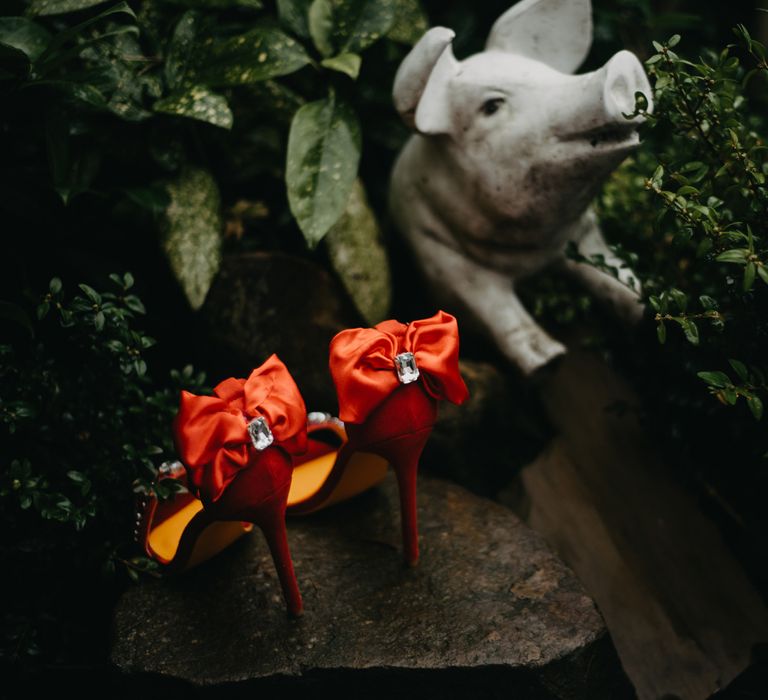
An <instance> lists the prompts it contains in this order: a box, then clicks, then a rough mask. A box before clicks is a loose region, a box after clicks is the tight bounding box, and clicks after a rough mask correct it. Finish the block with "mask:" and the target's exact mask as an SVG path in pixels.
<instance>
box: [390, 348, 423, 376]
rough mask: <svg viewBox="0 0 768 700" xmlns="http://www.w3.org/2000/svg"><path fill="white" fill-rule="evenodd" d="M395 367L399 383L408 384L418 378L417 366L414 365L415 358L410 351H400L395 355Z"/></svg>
mask: <svg viewBox="0 0 768 700" xmlns="http://www.w3.org/2000/svg"><path fill="white" fill-rule="evenodd" d="M395 368H396V369H397V378H398V379H399V380H400V383H401V384H410V383H411V382H415V381H416V380H417V379H418V378H419V368H418V367H417V366H416V358H414V356H413V353H412V352H401V353H400V354H399V355H396V356H395Z"/></svg>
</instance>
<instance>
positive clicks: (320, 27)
mask: <svg viewBox="0 0 768 700" xmlns="http://www.w3.org/2000/svg"><path fill="white" fill-rule="evenodd" d="M307 26H308V27H309V33H310V35H311V36H312V41H313V42H314V43H315V47H316V48H317V50H318V51H319V52H320V53H321V54H322V55H323V56H331V55H332V54H333V53H334V47H333V4H332V2H331V0H314V1H313V2H312V5H310V8H309V14H308V20H307Z"/></svg>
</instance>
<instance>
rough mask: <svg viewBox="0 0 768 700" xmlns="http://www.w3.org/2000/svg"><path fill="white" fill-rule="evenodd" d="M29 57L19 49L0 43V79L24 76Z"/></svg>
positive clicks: (27, 67)
mask: <svg viewBox="0 0 768 700" xmlns="http://www.w3.org/2000/svg"><path fill="white" fill-rule="evenodd" d="M29 67H30V63H29V58H28V57H27V54H25V53H24V52H23V51H22V50H21V49H17V48H14V47H13V46H8V45H7V44H3V43H0V80H6V79H8V78H11V79H19V78H22V79H23V78H26V77H27V76H28V75H29Z"/></svg>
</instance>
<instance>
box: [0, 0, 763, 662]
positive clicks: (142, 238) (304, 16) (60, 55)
mask: <svg viewBox="0 0 768 700" xmlns="http://www.w3.org/2000/svg"><path fill="white" fill-rule="evenodd" d="M509 4H510V3H509V2H508V0H492V1H488V2H483V3H466V2H459V1H445V2H438V1H437V0H424V1H423V2H419V0H375V1H374V0H358V1H357V2H353V1H352V0H314V2H310V0H277V2H270V1H269V0H264V1H263V2H262V1H261V0H150V1H146V2H140V1H135V2H117V3H115V2H106V1H100V0H30V1H28V2H27V1H23V0H9V1H8V2H5V3H4V4H3V8H2V12H3V15H4V16H3V17H0V104H1V105H2V106H0V154H2V159H1V160H0V172H2V187H0V228H1V229H2V252H1V253H0V267H1V268H2V270H1V274H0V324H1V325H0V329H1V330H0V334H1V335H0V363H1V364H0V425H1V426H2V427H0V435H2V466H1V471H0V501H1V502H2V508H1V509H0V512H1V515H0V518H1V521H0V522H1V523H2V535H0V547H1V548H2V560H3V563H4V568H5V571H6V572H7V574H8V575H7V576H6V579H7V581H6V583H7V585H8V586H9V592H8V594H7V595H8V598H7V600H8V601H10V603H9V604H8V605H6V606H4V612H3V616H4V620H3V626H2V629H3V637H2V640H0V644H1V652H2V655H3V659H4V661H5V662H7V663H9V664H11V665H12V666H13V667H14V669H16V670H17V671H19V670H21V671H22V672H30V673H37V672H39V671H40V670H41V669H45V670H47V671H49V672H59V671H65V672H66V671H72V670H74V671H75V672H76V673H77V672H80V671H85V672H90V671H92V670H93V669H104V668H106V650H107V648H108V642H107V640H108V633H109V619H110V613H111V610H112V607H113V605H114V601H115V600H116V597H117V595H119V592H120V591H121V590H122V589H123V588H124V587H125V586H128V585H133V584H132V580H135V579H137V578H138V577H140V576H144V575H152V573H153V567H152V564H151V562H149V561H147V560H146V559H144V558H143V557H141V556H139V555H138V554H137V552H136V550H135V545H134V543H133V542H132V541H131V527H132V518H133V499H134V496H135V494H136V492H137V491H141V490H146V489H150V488H157V487H156V486H155V485H153V477H154V474H155V470H156V469H157V467H158V465H159V464H160V463H161V462H163V461H164V460H166V459H170V458H173V450H172V445H171V442H170V431H169V421H170V418H171V417H172V415H173V413H174V411H175V408H176V397H177V393H178V390H179V389H180V388H182V387H184V388H191V389H193V390H196V391H197V390H202V389H203V388H204V387H205V386H207V385H211V384H215V383H216V382H217V381H218V379H219V378H221V377H223V376H229V373H234V374H239V375H242V373H243V372H245V371H247V367H246V366H244V363H245V364H247V363H248V362H250V363H251V365H252V366H255V365H257V364H259V363H260V362H261V361H263V359H265V357H266V356H267V355H268V354H270V353H271V352H272V351H277V352H278V353H279V354H280V355H281V357H283V358H284V359H285V360H286V362H287V363H288V365H289V367H291V369H292V370H293V368H294V366H295V367H296V370H297V372H296V374H297V378H298V379H299V384H300V386H301V387H302V391H304V393H305V397H306V398H307V402H308V404H309V405H310V407H317V408H321V409H329V410H334V408H335V407H334V406H332V405H329V402H332V401H333V394H332V392H331V388H330V386H329V384H328V379H327V378H325V377H323V374H324V372H325V366H324V364H322V360H321V358H322V357H323V353H324V352H326V347H324V346H323V344H322V343H321V342H318V338H323V337H324V334H325V333H326V331H327V330H328V328H329V327H330V326H332V325H333V323H337V322H338V323H339V324H347V325H369V324H370V323H374V322H377V321H379V320H382V319H383V318H386V317H389V316H395V317H398V318H402V319H408V318H412V317H418V316H419V314H423V313H430V312H431V310H432V306H431V304H430V302H429V299H428V297H427V295H426V292H425V290H424V287H423V286H422V284H421V282H420V280H419V278H418V275H417V274H416V272H415V266H414V265H413V264H412V262H411V261H410V259H409V253H408V251H407V249H406V248H405V246H404V245H403V243H402V242H401V241H400V240H399V238H398V236H397V234H396V232H395V231H394V230H393V229H392V227H391V224H390V222H389V217H388V214H387V205H386V201H387V181H388V176H389V172H390V169H391V165H392V162H393V160H394V158H395V156H396V154H397V152H398V150H399V148H400V147H401V145H402V144H403V142H404V140H405V139H406V138H407V136H408V132H407V130H406V128H405V126H404V125H403V124H402V123H401V122H400V120H399V118H398V116H397V114H396V112H395V111H394V108H393V107H392V104H391V85H392V81H393V77H394V73H395V71H396V69H397V66H398V65H399V63H400V61H401V60H402V59H403V57H404V56H405V55H406V53H407V52H408V50H409V47H410V45H412V44H413V43H414V42H415V41H416V40H418V38H419V37H420V36H421V34H422V33H423V31H424V29H425V28H426V27H428V26H432V25H438V24H439V25H444V26H448V27H451V28H454V29H455V30H456V31H457V38H456V41H455V52H456V55H457V56H458V57H459V58H462V57H465V56H467V55H469V54H471V53H473V52H475V51H477V50H480V49H481V48H482V45H483V42H484V40H485V37H486V35H487V32H488V29H489V28H490V26H491V24H492V23H493V21H494V20H495V18H496V17H498V16H499V15H500V14H501V13H502V12H503V11H504V10H505V9H507V7H508V6H509ZM758 4H759V3H758ZM594 6H595V7H594V12H595V15H594V19H595V43H594V46H593V49H592V52H591V53H590V56H589V58H588V60H587V62H586V64H585V66H584V67H583V70H590V69H593V68H597V67H599V66H600V65H602V64H603V63H604V62H605V61H606V60H607V59H608V58H609V57H610V56H611V55H612V54H613V53H615V52H616V51H618V50H620V49H622V48H627V49H630V50H632V51H634V52H636V53H637V54H638V56H639V57H640V58H641V60H643V61H645V62H646V66H647V69H648V71H649V74H650V77H651V82H652V84H653V85H654V88H655V98H656V109H655V114H654V116H653V117H652V118H651V119H650V120H649V123H648V125H647V126H646V127H644V129H643V139H644V142H643V145H642V146H641V148H640V150H639V151H638V152H637V153H636V154H635V155H634V156H633V157H632V158H630V159H629V160H628V161H627V162H626V163H625V165H624V166H622V168H621V169H620V170H619V171H617V172H616V173H615V174H614V176H613V177H612V178H611V179H610V181H609V182H608V183H607V184H606V186H605V188H604V190H603V192H602V194H601V196H600V197H599V198H598V201H597V202H596V206H597V209H598V211H599V213H600V216H601V220H602V222H603V227H604V230H605V232H606V235H607V237H608V239H609V241H610V242H611V243H613V244H615V245H616V246H617V248H618V249H619V250H620V251H621V252H622V254H623V255H624V256H625V258H626V259H627V260H628V262H629V263H630V264H631V266H632V267H633V268H634V269H635V270H636V271H637V272H638V274H639V276H640V278H641V282H642V283H643V290H644V291H643V294H644V297H645V299H646V301H647V303H648V311H647V313H646V318H645V320H644V321H643V323H642V324H641V326H640V327H639V328H638V329H637V330H636V331H633V332H632V333H631V334H629V335H628V334H627V333H625V332H624V331H622V330H621V329H620V328H619V327H618V326H617V325H616V323H615V321H614V320H612V319H610V318H609V317H604V316H603V313H602V311H601V309H599V308H598V307H597V306H596V305H595V304H594V303H593V302H592V300H590V299H589V298H588V297H586V296H585V295H584V294H582V292H581V291H580V290H577V289H574V288H571V287H570V286H569V285H568V283H567V282H566V281H564V280H561V279H558V278H556V277H546V276H544V277H542V278H541V279H537V280H534V281H532V282H531V283H529V284H528V285H526V288H525V290H524V294H525V298H526V301H527V304H528V306H529V308H533V309H534V310H535V312H536V316H537V317H538V318H540V319H541V321H542V322H543V323H544V324H545V325H546V326H547V327H548V328H550V329H552V330H553V332H554V333H555V334H570V336H569V337H578V339H579V342H580V343H582V344H584V345H588V346H590V347H593V348H596V349H598V350H599V351H600V352H601V353H602V354H603V355H604V356H605V357H606V358H607V359H608V360H609V361H610V362H611V363H613V364H614V365H615V366H616V367H618V368H619V370H620V371H621V372H622V373H623V374H624V376H626V377H627V378H628V379H629V380H630V381H631V382H632V383H633V385H634V386H635V388H636V390H637V392H638V394H639V396H640V397H641V399H642V405H639V406H616V407H615V409H616V410H617V411H621V410H637V411H638V412H639V413H640V415H641V416H642V419H643V421H645V425H646V426H647V429H648V431H649V432H650V433H651V434H652V435H653V436H654V441H657V442H658V443H659V444H660V445H661V446H662V448H663V449H664V450H668V451H669V452H670V453H672V454H673V455H674V456H675V459H674V462H675V463H676V464H677V465H678V467H679V468H678V473H677V474H676V475H675V478H676V479H678V480H679V481H680V482H681V483H682V484H684V485H685V487H686V488H687V489H689V491H690V492H691V493H693V494H694V495H695V496H696V498H697V499H698V500H699V502H700V504H701V506H702V508H703V509H704V510H705V512H706V513H707V514H708V515H710V516H711V517H712V518H713V519H714V520H715V521H716V522H717V523H718V525H719V526H720V527H721V529H722V532H723V534H724V536H725V537H726V540H727V541H728V543H729V545H730V546H731V547H732V549H733V551H734V552H735V553H736V555H737V556H738V557H739V559H740V561H741V562H742V563H743V565H744V566H745V568H746V569H747V571H748V572H749V574H750V576H751V577H752V579H753V581H754V582H755V583H756V584H757V586H758V587H759V588H760V590H761V591H762V592H763V593H765V591H766V583H768V560H767V559H766V548H765V535H766V526H767V525H768V522H766V515H765V513H766V510H765V493H766V486H768V475H767V474H766V466H767V465H768V463H767V462H766V457H767V456H768V438H767V437H766V430H765V425H766V424H765V420H766V418H765V417H763V404H764V402H765V401H766V400H768V395H767V394H768V391H767V390H768V386H767V384H766V382H767V380H766V371H768V366H767V365H766V361H765V358H766V356H768V355H767V354H766V351H768V320H766V319H768V316H767V315H766V311H767V310H768V308H767V306H768V302H767V299H768V268H766V267H765V265H764V261H765V262H768V257H766V256H767V255H768V242H767V236H768V231H766V221H768V217H767V216H766V214H767V213H768V188H766V186H765V178H766V175H767V174H768V163H767V162H766V157H765V141H764V136H765V133H766V129H765V127H766V124H765V114H766V106H768V100H767V99H766V94H768V93H767V92H766V74H768V64H766V58H765V50H764V48H763V45H762V44H763V43H765V38H766V36H767V35H768V13H766V12H761V11H759V10H757V9H755V3H754V2H751V1H750V2H747V1H745V0H738V1H735V2H730V3H705V4H702V3H695V2H690V1H679V2H675V1H673V0H666V1H651V0H622V1H620V2H615V1H614V2H608V1H607V0H599V1H596V2H595V3H594ZM761 42H762V43H761ZM643 107H644V104H643V100H642V98H641V97H640V98H638V109H639V110H641V111H642V109H643ZM330 159H333V162H334V164H338V167H337V168H335V169H334V168H330V169H324V168H323V167H322V164H323V163H327V162H330ZM571 255H573V256H574V257H578V256H579V252H578V251H577V250H573V251H571ZM589 262H590V263H591V264H595V265H597V266H601V262H602V261H600V260H591V261H589ZM611 273H612V271H611V270H606V274H611ZM212 285H213V286H212ZM217 285H218V286H217ZM233 290H236V291H237V292H238V295H236V297H235V296H233V294H232V292H233ZM249 314H251V315H250V316H249ZM326 316H327V317H330V318H332V319H333V322H331V323H330V324H329V323H328V322H327V321H326V320H323V319H324V318H325V317H326ZM245 317H248V318H250V319H251V320H250V321H249V322H248V323H241V319H243V318H245ZM464 348H465V349H464V351H463V352H464V354H466V355H468V356H469V357H472V358H480V359H485V360H490V361H491V362H494V363H496V364H498V365H499V366H501V367H503V368H504V371H505V372H508V373H509V375H510V377H511V380H510V381H513V382H516V383H517V384H518V388H519V392H518V396H519V401H517V402H516V403H515V405H513V406H510V407H509V408H508V415H507V416H506V419H507V420H508V421H509V425H511V426H512V429H514V430H516V431H517V434H518V436H519V439H518V441H517V442H516V444H515V446H514V447H512V448H510V449H509V455H508V459H507V460H505V462H504V463H503V467H502V466H498V467H497V470H498V471H490V472H488V473H482V474H472V473H468V472H469V470H467V469H466V468H463V467H462V465H461V464H460V463H457V464H456V465H454V467H452V468H453V469H454V471H453V472H452V473H449V474H448V476H451V477H453V478H455V479H457V480H459V481H461V482H462V483H464V484H465V485H468V486H470V487H471V488H473V489H474V490H476V491H479V492H481V493H483V494H484V495H494V493H495V492H496V491H497V490H498V488H499V487H500V486H501V485H503V484H505V483H508V482H509V481H510V480H511V479H512V477H513V476H514V469H515V468H517V467H519V466H521V465H522V464H523V463H525V461H527V460H529V459H530V458H531V456H532V455H534V454H535V453H536V451H537V450H538V449H540V447H541V446H542V444H543V443H544V441H545V440H546V436H547V435H548V434H549V430H550V428H549V426H548V425H547V421H546V418H545V417H544V413H543V411H541V409H540V407H539V405H538V401H537V399H536V396H535V391H534V390H532V388H531V384H530V383H528V382H525V381H523V380H522V379H521V378H519V377H516V376H515V375H514V370H513V369H512V368H511V367H507V366H506V365H504V364H503V362H502V361H501V360H500V359H499V358H498V357H497V356H496V355H495V353H494V351H493V350H492V349H491V348H490V347H488V346H487V345H486V344H485V343H484V342H483V341H481V340H480V339H476V338H471V337H470V338H468V339H467V342H466V343H465V345H464ZM259 353H261V354H259ZM290 360H294V361H293V362H291V361H290ZM161 495H165V496H167V495H169V494H167V493H165V494H161Z"/></svg>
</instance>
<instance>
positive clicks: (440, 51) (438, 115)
mask: <svg viewBox="0 0 768 700" xmlns="http://www.w3.org/2000/svg"><path fill="white" fill-rule="evenodd" d="M454 36H455V34H454V32H452V31H451V30H450V29H446V28H445V27H433V28H432V29H430V30H429V31H428V32H427V33H426V34H424V36H423V37H421V39H420V40H419V42H418V43H417V44H416V46H414V47H413V49H412V50H411V52H410V53H409V54H408V55H407V56H406V57H405V59H404V60H403V62H402V63H401V64H400V68H398V70H397V75H396V76H395V85H394V88H393V91H392V95H393V97H394V101H395V107H396V108H397V111H398V112H399V113H400V116H401V117H402V119H403V121H404V122H405V123H406V124H407V125H408V126H409V127H411V128H412V129H416V130H417V131H419V132H421V133H422V134H441V133H447V132H448V131H450V128H451V121H450V114H449V109H448V84H449V83H450V80H451V78H452V77H454V76H455V75H457V74H458V72H459V64H458V61H456V59H455V58H454V57H453V51H452V49H451V42H452V41H453V37H454Z"/></svg>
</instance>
